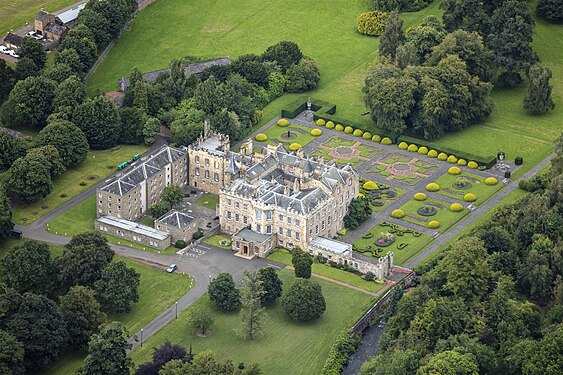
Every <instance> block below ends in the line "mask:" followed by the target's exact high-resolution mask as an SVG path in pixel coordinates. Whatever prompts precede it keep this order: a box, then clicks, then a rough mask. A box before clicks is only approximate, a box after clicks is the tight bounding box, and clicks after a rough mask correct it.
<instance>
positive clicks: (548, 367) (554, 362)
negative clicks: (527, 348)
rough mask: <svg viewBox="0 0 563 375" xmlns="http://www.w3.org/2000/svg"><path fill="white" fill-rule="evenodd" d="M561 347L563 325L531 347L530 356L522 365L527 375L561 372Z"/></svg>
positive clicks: (562, 369)
mask: <svg viewBox="0 0 563 375" xmlns="http://www.w3.org/2000/svg"><path fill="white" fill-rule="evenodd" d="M562 347H563V324H559V325H557V326H556V327H554V329H552V330H550V331H549V332H548V333H547V334H546V335H545V337H544V338H543V339H542V340H541V341H540V342H538V343H537V344H536V345H534V346H533V347H532V354H531V356H530V358H529V359H526V360H525V361H524V362H523V364H522V370H523V371H522V372H523V373H524V374H527V375H556V374H561V372H562V371H563V363H562V362H561V348H562Z"/></svg>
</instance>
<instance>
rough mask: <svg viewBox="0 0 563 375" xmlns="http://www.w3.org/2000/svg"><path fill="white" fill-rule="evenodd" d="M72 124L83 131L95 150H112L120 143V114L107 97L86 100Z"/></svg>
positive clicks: (76, 113)
mask: <svg viewBox="0 0 563 375" xmlns="http://www.w3.org/2000/svg"><path fill="white" fill-rule="evenodd" d="M72 122H74V123H75V124H76V126H78V127H79V128H80V129H82V131H83V132H84V135H85V136H86V139H87V140H88V144H90V147H91V148H93V149H95V150H101V149H106V148H110V147H113V146H115V145H117V144H118V143H119V137H120V135H121V121H120V120H119V113H118V112H117V109H116V108H115V106H114V105H113V103H112V102H111V100H109V99H108V98H106V97H105V96H98V97H95V98H93V99H86V100H85V101H84V103H82V104H80V105H79V106H78V107H77V108H76V111H75V112H74V114H73V116H72Z"/></svg>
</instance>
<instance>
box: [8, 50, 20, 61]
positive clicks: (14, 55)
mask: <svg viewBox="0 0 563 375" xmlns="http://www.w3.org/2000/svg"><path fill="white" fill-rule="evenodd" d="M8 55H10V56H12V57H15V58H16V59H17V58H18V57H20V55H18V54H17V53H16V51H14V50H13V49H9V50H8Z"/></svg>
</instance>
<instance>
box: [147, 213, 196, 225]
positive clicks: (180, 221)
mask: <svg viewBox="0 0 563 375" xmlns="http://www.w3.org/2000/svg"><path fill="white" fill-rule="evenodd" d="M194 220H195V218H194V217H193V216H190V215H188V214H185V213H183V212H180V211H177V210H171V211H168V212H167V213H165V214H164V215H163V216H162V217H160V218H159V219H157V220H156V222H157V223H159V224H164V225H168V226H171V227H176V228H179V229H184V228H185V227H187V226H188V225H190V223H191V222H192V221H194Z"/></svg>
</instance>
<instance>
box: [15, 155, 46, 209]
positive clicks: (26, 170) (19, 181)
mask: <svg viewBox="0 0 563 375" xmlns="http://www.w3.org/2000/svg"><path fill="white" fill-rule="evenodd" d="M6 189H7V191H8V192H9V193H11V194H13V195H16V196H17V197H18V198H20V199H21V200H23V201H25V202H35V201H37V200H39V199H41V198H45V197H46V196H47V195H49V193H50V192H51V190H52V189H53V182H52V180H51V173H50V169H49V166H48V165H45V164H44V158H35V157H23V158H19V159H18V160H16V161H15V162H14V163H13V164H12V166H11V167H10V170H9V171H8V179H7V182H6Z"/></svg>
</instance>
